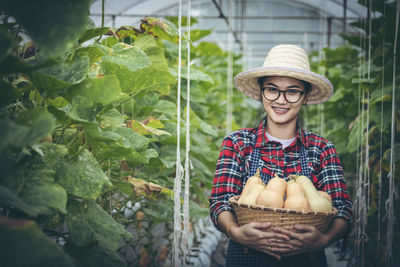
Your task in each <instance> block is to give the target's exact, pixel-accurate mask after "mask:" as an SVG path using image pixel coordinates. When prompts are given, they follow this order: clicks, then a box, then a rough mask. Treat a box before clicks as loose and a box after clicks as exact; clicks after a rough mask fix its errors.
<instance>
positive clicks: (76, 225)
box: [67, 200, 132, 251]
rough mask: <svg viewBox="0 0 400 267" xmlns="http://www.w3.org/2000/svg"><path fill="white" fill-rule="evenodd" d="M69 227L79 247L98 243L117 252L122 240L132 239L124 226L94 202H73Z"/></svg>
mask: <svg viewBox="0 0 400 267" xmlns="http://www.w3.org/2000/svg"><path fill="white" fill-rule="evenodd" d="M67 225H68V229H69V231H70V235H71V238H72V241H73V242H74V244H75V245H77V246H86V245H90V244H93V243H94V242H98V243H99V244H100V245H101V246H103V247H105V248H107V249H108V250H110V251H116V250H117V249H118V246H119V242H120V240H121V239H122V238H128V239H129V238H132V235H131V234H130V233H128V232H127V231H126V230H125V228H124V226H123V225H121V224H119V223H117V222H116V221H115V220H114V219H113V218H112V217H111V216H110V215H109V214H108V213H107V212H105V211H104V210H103V209H102V208H101V207H100V206H99V205H98V204H97V203H95V202H94V201H92V200H88V201H86V202H85V203H81V202H75V201H73V202H72V203H71V204H70V205H69V207H68V216H67Z"/></svg>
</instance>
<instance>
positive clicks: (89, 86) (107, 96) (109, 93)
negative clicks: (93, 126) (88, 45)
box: [65, 75, 128, 106]
mask: <svg viewBox="0 0 400 267" xmlns="http://www.w3.org/2000/svg"><path fill="white" fill-rule="evenodd" d="M74 96H81V97H85V98H86V99H88V100H89V101H90V102H92V103H99V104H101V105H103V106H107V105H111V104H114V103H119V101H122V100H123V99H126V98H127V97H128V96H127V95H126V94H124V93H122V92H121V88H120V83H119V81H118V79H117V77H116V76H114V75H106V76H103V77H98V78H94V79H87V80H85V81H84V82H83V83H80V84H78V85H75V86H73V87H71V88H70V89H69V90H68V91H67V92H66V94H65V98H66V99H67V100H71V99H72V98H73V97H74Z"/></svg>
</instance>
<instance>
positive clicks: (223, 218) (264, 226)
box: [218, 211, 292, 259]
mask: <svg viewBox="0 0 400 267" xmlns="http://www.w3.org/2000/svg"><path fill="white" fill-rule="evenodd" d="M218 225H219V227H220V229H223V230H224V232H225V233H226V234H227V236H228V237H230V238H231V239H232V240H234V241H235V242H237V243H240V244H242V245H244V246H246V247H250V248H253V249H255V250H258V251H261V252H263V253H267V254H269V255H271V256H273V257H276V258H277V259H281V256H280V255H278V254H276V253H274V252H273V251H272V248H273V247H278V248H282V249H287V250H288V249H291V248H292V245H291V244H287V243H286V242H287V241H289V240H290V238H289V237H288V236H287V235H285V234H279V233H275V232H273V231H271V229H270V228H271V223H270V222H252V223H248V224H245V225H242V226H239V225H238V224H237V222H236V218H235V216H234V215H233V214H232V213H231V212H229V211H223V212H221V213H220V214H219V216H218ZM268 230H269V232H267V231H268ZM272 240H279V242H273V241H272ZM285 241H286V242H285Z"/></svg>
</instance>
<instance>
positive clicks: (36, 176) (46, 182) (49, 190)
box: [18, 168, 67, 215]
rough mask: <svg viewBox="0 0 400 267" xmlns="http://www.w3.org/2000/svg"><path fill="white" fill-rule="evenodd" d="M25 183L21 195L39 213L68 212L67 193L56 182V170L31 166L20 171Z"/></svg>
mask: <svg viewBox="0 0 400 267" xmlns="http://www.w3.org/2000/svg"><path fill="white" fill-rule="evenodd" d="M19 175H20V176H22V178H23V181H24V183H22V184H20V187H21V189H20V192H19V193H18V195H19V197H20V198H21V199H22V200H23V201H24V202H25V203H28V204H29V206H31V208H32V210H35V211H36V212H37V213H38V214H46V215H52V214H54V212H55V211H56V212H62V213H66V212H67V211H66V209H65V208H66V205H67V193H66V192H65V190H64V188H62V187H61V186H59V185H58V184H55V183H54V175H55V171H54V170H49V169H37V168H29V169H24V170H21V171H20V174H19Z"/></svg>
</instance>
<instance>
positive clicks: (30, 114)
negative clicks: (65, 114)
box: [0, 108, 55, 153]
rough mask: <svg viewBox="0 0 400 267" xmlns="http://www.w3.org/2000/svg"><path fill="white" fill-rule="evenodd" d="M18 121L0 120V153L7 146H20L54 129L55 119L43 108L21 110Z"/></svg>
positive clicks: (35, 140) (36, 140)
mask: <svg viewBox="0 0 400 267" xmlns="http://www.w3.org/2000/svg"><path fill="white" fill-rule="evenodd" d="M18 120H19V121H18V122H14V121H11V120H0V153H1V152H2V151H3V150H5V149H6V148H7V147H13V148H22V147H25V146H27V145H31V144H33V143H36V142H38V141H39V140H40V139H41V138H43V137H45V136H47V135H48V134H49V133H51V132H52V131H53V130H54V127H55V121H54V119H53V118H52V117H51V115H50V114H49V113H48V112H47V111H46V110H45V109H44V108H35V109H31V110H29V111H25V112H22V113H21V114H20V115H19V118H18Z"/></svg>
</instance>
